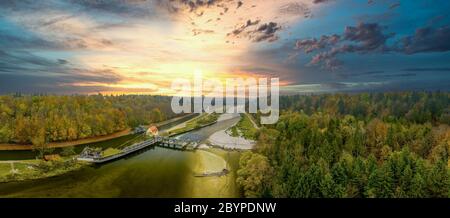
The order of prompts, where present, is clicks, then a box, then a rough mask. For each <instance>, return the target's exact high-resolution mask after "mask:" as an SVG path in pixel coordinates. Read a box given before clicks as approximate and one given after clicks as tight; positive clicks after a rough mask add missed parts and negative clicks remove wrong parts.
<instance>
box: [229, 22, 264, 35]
mask: <svg viewBox="0 0 450 218" xmlns="http://www.w3.org/2000/svg"><path fill="white" fill-rule="evenodd" d="M259 22H260V20H255V21H252V20H247V22H246V23H245V24H243V25H241V26H240V27H239V28H236V29H235V30H233V31H231V33H228V34H227V36H230V35H233V36H238V35H239V34H241V33H242V32H244V31H245V30H246V29H247V28H248V27H251V26H255V25H258V24H259Z"/></svg>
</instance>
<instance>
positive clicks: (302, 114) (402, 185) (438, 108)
mask: <svg viewBox="0 0 450 218" xmlns="http://www.w3.org/2000/svg"><path fill="white" fill-rule="evenodd" d="M280 101H281V102H280V103H281V105H282V108H283V112H282V115H281V117H280V120H279V122H278V123H277V124H276V125H271V126H266V127H264V128H262V129H261V131H260V132H259V133H258V136H257V137H258V143H257V147H256V152H253V153H251V152H247V153H244V154H243V155H242V156H241V159H240V170H239V171H238V179H237V182H238V184H240V186H241V187H242V192H243V194H244V195H245V196H247V197H288V198H304V197H306V198H320V197H358V198H360V197H364V198H366V197H367V198H370V197H383V198H402V197H449V196H450V171H449V166H450V162H449V154H450V153H449V152H450V128H449V124H450V108H449V105H450V95H449V94H448V93H439V92H435V93H428V92H407V93H394V94H389V93H380V94H355V95H344V94H335V95H313V96H286V97H281V99H280Z"/></svg>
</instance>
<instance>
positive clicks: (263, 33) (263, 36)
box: [250, 22, 281, 42]
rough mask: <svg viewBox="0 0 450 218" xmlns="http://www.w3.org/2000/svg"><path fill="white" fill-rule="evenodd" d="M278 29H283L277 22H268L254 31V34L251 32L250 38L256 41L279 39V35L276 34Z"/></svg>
mask: <svg viewBox="0 0 450 218" xmlns="http://www.w3.org/2000/svg"><path fill="white" fill-rule="evenodd" d="M278 30H281V27H280V26H279V25H278V24H277V23H275V22H270V23H266V24H263V25H261V26H259V27H258V29H256V30H255V31H253V32H252V34H250V38H251V39H253V41H254V42H262V41H268V42H273V41H276V40H277V39H278V36H277V35H276V34H275V33H276V32H277V31H278Z"/></svg>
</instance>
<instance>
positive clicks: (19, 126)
mask: <svg viewBox="0 0 450 218" xmlns="http://www.w3.org/2000/svg"><path fill="white" fill-rule="evenodd" d="M170 101H171V98H170V97H163V96H144V95H122V96H103V95H100V94H99V95H90V96H86V95H73V96H57V95H20V94H15V95H4V96H0V123H1V125H0V143H18V144H29V143H32V144H33V145H42V144H45V143H48V142H58V141H71V140H77V139H83V138H89V137H95V136H102V135H107V134H111V133H114V132H118V131H122V130H125V129H127V128H132V127H135V126H137V125H141V124H150V123H157V122H160V121H163V120H165V119H167V118H171V117H173V116H174V114H173V113H172V110H171V108H170Z"/></svg>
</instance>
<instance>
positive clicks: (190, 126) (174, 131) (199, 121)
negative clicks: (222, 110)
mask: <svg viewBox="0 0 450 218" xmlns="http://www.w3.org/2000/svg"><path fill="white" fill-rule="evenodd" d="M219 116H220V115H218V114H216V113H211V114H208V113H203V114H200V115H198V116H197V117H195V118H193V119H191V120H188V121H186V122H184V123H182V124H180V125H177V126H175V127H173V128H171V129H169V130H167V131H165V132H164V133H163V134H162V135H163V136H176V135H181V134H183V133H187V132H191V131H194V130H197V129H201V128H203V127H206V126H210V125H212V124H215V123H216V122H217V120H218V119H219Z"/></svg>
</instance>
